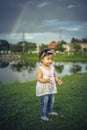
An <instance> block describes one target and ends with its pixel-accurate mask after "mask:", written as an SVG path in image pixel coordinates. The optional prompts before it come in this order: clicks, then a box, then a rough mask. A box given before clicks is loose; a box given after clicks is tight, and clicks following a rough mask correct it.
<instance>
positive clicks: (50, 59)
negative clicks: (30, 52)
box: [41, 54, 53, 66]
mask: <svg viewBox="0 0 87 130" xmlns="http://www.w3.org/2000/svg"><path fill="white" fill-rule="evenodd" d="M41 62H42V63H43V64H44V65H46V66H49V65H50V64H52V63H53V55H52V54H49V55H47V56H45V57H43V58H42V59H41Z"/></svg>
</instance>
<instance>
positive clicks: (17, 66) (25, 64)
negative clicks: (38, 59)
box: [11, 61, 36, 73]
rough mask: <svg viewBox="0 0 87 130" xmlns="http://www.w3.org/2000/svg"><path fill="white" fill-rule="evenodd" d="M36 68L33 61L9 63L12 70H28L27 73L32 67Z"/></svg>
mask: <svg viewBox="0 0 87 130" xmlns="http://www.w3.org/2000/svg"><path fill="white" fill-rule="evenodd" d="M35 68H36V63H35V62H24V61H20V62H18V63H15V62H14V63H12V64H11V69H12V70H13V71H18V72H21V71H22V70H26V69H27V70H28V72H29V73H31V72H32V71H33V70H34V69H35Z"/></svg>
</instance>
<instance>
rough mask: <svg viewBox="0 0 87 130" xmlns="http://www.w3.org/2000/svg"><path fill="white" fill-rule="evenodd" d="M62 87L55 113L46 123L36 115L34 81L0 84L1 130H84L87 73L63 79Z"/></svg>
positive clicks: (37, 107) (85, 124) (86, 119)
mask: <svg viewBox="0 0 87 130" xmlns="http://www.w3.org/2000/svg"><path fill="white" fill-rule="evenodd" d="M63 81H64V84H63V86H62V87H59V86H58V85H57V87H58V93H57V94H56V95H55V105H54V108H55V111H57V112H58V113H59V115H58V116H49V118H50V121H48V122H45V121H42V120H41V119H40V115H39V98H38V97H36V95H35V85H36V81H31V82H27V83H10V84H2V83H1V84H0V129H1V130H86V129H87V73H84V74H74V75H72V76H65V77H63Z"/></svg>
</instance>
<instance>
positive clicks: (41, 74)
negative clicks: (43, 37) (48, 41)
mask: <svg viewBox="0 0 87 130" xmlns="http://www.w3.org/2000/svg"><path fill="white" fill-rule="evenodd" d="M39 59H40V61H41V63H42V65H41V66H40V67H39V68H38V72H37V84H36V96H39V97H40V116H41V119H42V120H45V121H48V120H49V118H48V117H47V114H48V115H57V113H56V112H54V110H53V106H54V94H55V93H57V88H56V82H57V83H58V84H59V85H62V84H63V81H62V80H60V79H58V78H57V77H56V74H55V71H54V67H53V65H52V63H53V51H52V50H50V49H46V50H43V51H41V53H40V54H39Z"/></svg>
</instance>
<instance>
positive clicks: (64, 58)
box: [21, 54, 87, 62]
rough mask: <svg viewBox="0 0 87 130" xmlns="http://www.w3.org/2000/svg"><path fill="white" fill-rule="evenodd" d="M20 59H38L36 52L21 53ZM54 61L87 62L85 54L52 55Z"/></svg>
mask: <svg viewBox="0 0 87 130" xmlns="http://www.w3.org/2000/svg"><path fill="white" fill-rule="evenodd" d="M21 59H22V60H24V61H33V62H34V61H35V62H37V61H39V58H38V54H23V55H21ZM54 61H69V62H87V55H59V54H57V55H54Z"/></svg>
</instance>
